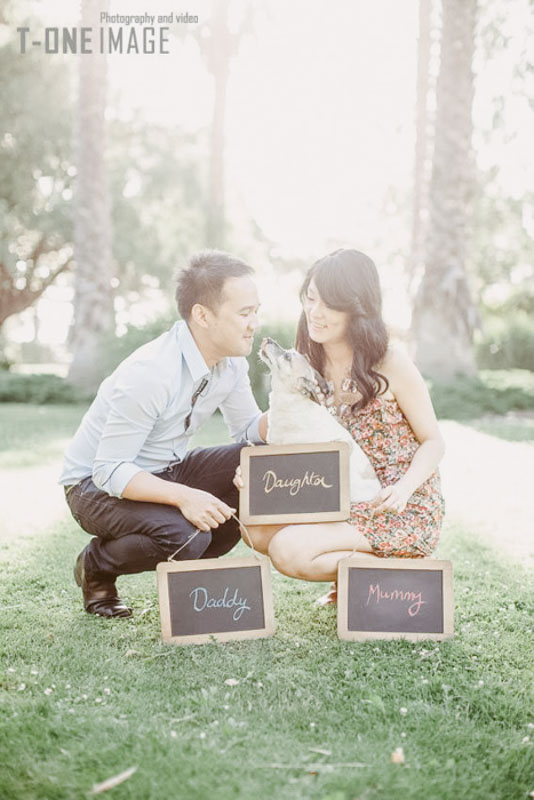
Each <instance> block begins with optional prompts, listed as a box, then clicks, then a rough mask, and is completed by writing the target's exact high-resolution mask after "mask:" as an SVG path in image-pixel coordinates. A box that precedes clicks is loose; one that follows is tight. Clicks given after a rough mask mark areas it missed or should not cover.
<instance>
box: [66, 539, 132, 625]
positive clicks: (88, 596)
mask: <svg viewBox="0 0 534 800" xmlns="http://www.w3.org/2000/svg"><path fill="white" fill-rule="evenodd" d="M74 580H75V581H76V583H77V584H78V586H79V587H80V588H81V590H82V594H83V606H84V608H85V610H86V611H87V613H88V614H97V615H98V616H100V617H131V616H132V609H131V608H128V606H125V605H124V603H123V602H122V600H121V599H120V597H119V595H118V594H117V589H116V588H115V581H112V580H110V581H103V580H95V579H94V578H91V577H90V576H89V575H87V573H86V571H85V549H84V550H82V552H81V553H80V555H79V556H78V558H77V559H76V565H75V567H74Z"/></svg>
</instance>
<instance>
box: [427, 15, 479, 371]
mask: <svg viewBox="0 0 534 800" xmlns="http://www.w3.org/2000/svg"><path fill="white" fill-rule="evenodd" d="M475 22H476V0H443V28H442V43H441V65H440V71H439V77H438V83H437V94H436V105H437V110H436V135H435V144H434V157H433V164H432V178H431V183H430V198H429V212H430V219H429V227H428V234H427V239H426V247H425V259H424V262H425V263H424V267H425V271H424V275H423V278H422V280H421V284H420V286H419V289H418V292H417V297H416V300H415V307H414V315H413V331H414V334H415V340H416V360H417V363H418V365H419V367H420V368H421V370H422V372H423V373H424V374H426V375H428V376H430V377H434V378H439V379H442V380H445V379H449V378H451V377H453V376H454V375H455V374H457V373H461V374H473V373H474V372H475V371H476V366H475V361H474V355H473V346H472V336H473V329H474V326H475V323H476V320H477V312H476V308H475V306H474V304H473V301H472V299H471V294H470V291H469V287H468V282H467V277H466V268H465V263H466V242H467V230H466V229H467V220H468V211H469V203H470V200H471V196H472V189H473V180H474V170H473V165H472V160H471V159H472V155H471V136H472V127H473V126H472V119H471V112H472V103H473V73H472V60H473V53H474V37H475Z"/></svg>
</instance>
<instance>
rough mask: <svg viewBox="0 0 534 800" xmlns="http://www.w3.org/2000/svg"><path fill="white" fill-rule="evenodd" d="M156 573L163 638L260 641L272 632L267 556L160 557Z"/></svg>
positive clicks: (180, 641) (187, 641)
mask: <svg viewBox="0 0 534 800" xmlns="http://www.w3.org/2000/svg"><path fill="white" fill-rule="evenodd" d="M215 535H216V534H215ZM156 575H157V582H158V597H159V609H160V617H161V632H162V639H163V641H164V642H171V643H173V644H204V643H206V642H212V641H214V640H215V641H217V642H227V641H230V640H232V639H259V638H262V637H267V636H272V635H273V633H274V631H275V627H276V625H275V619H274V605H273V592H272V584H271V562H270V560H269V559H268V558H267V557H266V556H260V555H257V556H249V557H243V558H206V559H198V560H194V561H162V562H160V563H159V564H158V565H157V567H156Z"/></svg>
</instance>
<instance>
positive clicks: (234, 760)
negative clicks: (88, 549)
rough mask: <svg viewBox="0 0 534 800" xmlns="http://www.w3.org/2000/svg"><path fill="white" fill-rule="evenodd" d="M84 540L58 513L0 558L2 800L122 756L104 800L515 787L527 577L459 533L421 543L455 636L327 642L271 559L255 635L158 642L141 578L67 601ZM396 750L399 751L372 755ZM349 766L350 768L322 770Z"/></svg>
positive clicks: (97, 770) (330, 615)
mask: <svg viewBox="0 0 534 800" xmlns="http://www.w3.org/2000/svg"><path fill="white" fill-rule="evenodd" d="M85 541H86V539H85V537H84V536H83V534H81V533H80V532H79V531H78V530H77V529H76V526H75V524H74V523H71V522H70V521H69V522H64V523H62V524H61V525H59V526H56V528H54V529H53V530H50V531H48V532H47V533H46V534H45V535H44V536H42V537H40V538H39V540H36V541H35V545H34V548H33V549H32V551H31V555H28V553H27V552H26V555H25V558H24V561H23V562H22V563H21V562H17V561H16V560H15V559H13V560H12V561H11V563H10V564H8V565H6V566H5V568H4V570H3V580H2V589H1V594H2V608H3V614H2V617H1V619H0V630H1V632H0V641H1V644H0V652H1V654H2V661H3V664H4V665H5V666H4V669H3V670H2V674H1V676H0V697H1V703H2V707H3V708H2V719H3V722H2V725H1V728H0V763H3V764H7V765H9V769H8V770H3V771H1V777H0V797H2V798H3V800H11V798H13V799H15V798H16V800H22V799H23V798H24V800H25V799H26V798H47V800H55V798H58V799H59V798H78V797H83V796H85V794H86V792H88V791H89V790H90V789H91V786H92V785H93V783H94V782H97V781H101V780H103V779H105V778H107V777H109V776H111V775H114V774H116V773H118V772H121V771H122V770H124V769H127V768H128V767H131V766H137V767H138V769H137V772H136V773H135V775H134V776H133V777H132V778H130V779H129V781H127V782H126V783H124V784H123V785H121V786H119V787H117V788H116V789H114V791H113V797H114V798H135V799H136V800H137V798H143V800H144V799H145V798H154V799H155V800H156V799H158V800H159V798H161V797H180V798H210V800H211V798H221V800H222V798H225V799H226V798H234V797H241V798H250V797H258V798H263V797H266V796H271V795H272V796H274V797H277V798H321V800H324V798H336V800H337V798H339V800H345V799H346V800H350V799H351V798H355V797H365V798H369V800H371V799H372V798H389V797H393V796H398V797H402V798H403V799H404V798H414V799H415V798H417V799H419V798H427V799H430V798H436V800H437V799H438V798H439V800H441V799H442V798H457V797H468V798H470V799H471V800H475V799H476V798H480V800H482V798H483V799H484V800H488V798H495V799H497V798H499V799H502V800H509V798H522V797H526V794H527V792H528V791H531V790H532V789H533V788H534V782H533V777H532V776H533V774H534V772H533V770H534V749H533V746H532V741H534V731H533V730H532V729H530V728H529V727H528V725H529V723H530V724H531V725H532V723H534V715H533V713H532V707H533V702H534V692H533V681H532V678H533V671H532V657H533V648H532V632H533V622H534V618H533V615H534V593H533V591H532V589H533V587H532V581H531V579H528V578H527V577H526V575H525V574H522V573H521V571H520V570H517V569H514V568H511V567H510V566H506V565H503V564H501V563H498V562H497V561H496V560H495V559H494V558H493V557H492V556H491V555H490V554H489V553H488V552H487V551H485V550H484V549H483V548H481V547H480V546H479V545H478V544H477V543H476V542H475V541H473V540H472V539H471V538H470V537H469V535H468V533H467V532H465V531H460V530H448V531H447V535H446V536H445V541H444V543H443V545H442V546H441V548H440V551H439V553H438V555H440V556H441V557H444V558H452V559H453V562H454V571H455V593H456V629H457V632H456V636H455V638H454V639H452V640H450V641H447V642H443V643H441V644H434V643H430V642H423V643H418V644H412V643H408V642H371V643H361V644H356V643H349V642H341V641H339V640H338V639H337V637H336V624H335V612H334V610H333V609H331V608H329V609H316V608H315V607H314V606H313V602H312V601H313V599H314V598H315V597H316V596H317V594H318V592H319V591H320V589H321V588H322V587H321V586H320V585H315V584H307V583H303V582H302V583H301V582H297V581H291V580H289V579H287V578H284V577H282V576H280V575H275V576H274V594H275V603H276V615H277V623H278V630H277V633H276V634H275V636H274V637H273V638H272V639H267V640H261V641H250V642H240V643H227V644H224V645H216V644H210V645H204V646H197V647H195V646H190V647H186V648H183V647H175V646H169V645H163V644H162V643H161V642H160V636H159V615H158V610H157V602H156V593H155V580H154V575H153V574H144V575H139V576H131V577H127V578H126V577H125V578H122V579H121V591H122V594H123V595H124V596H125V597H127V598H128V600H129V601H130V602H131V603H133V605H134V606H135V608H136V609H137V610H136V614H135V616H134V617H133V619H131V620H117V621H109V620H102V619H98V618H93V617H89V616H88V615H86V614H85V613H84V612H83V611H82V610H81V605H80V596H79V591H78V590H77V588H76V587H75V586H74V585H73V582H72V578H71V564H72V562H73V560H74V557H75V555H76V553H77V551H78V550H79V549H80V547H81V546H82V545H83V544H84V542H85ZM15 550H16V547H15V546H14V547H13V551H14V552H15ZM228 678H234V679H236V680H238V681H239V684H238V685H237V686H231V687H230V686H228V685H226V684H225V681H226V680H227V679H228ZM22 687H24V688H22ZM47 690H51V691H49V692H47ZM401 709H406V710H407V711H406V713H405V714H404V713H403V712H402V711H401ZM527 736H529V737H530V740H531V741H529V742H525V741H524V738H525V737H527ZM397 747H403V748H404V752H405V757H406V762H405V764H404V765H396V764H393V763H391V760H390V757H391V753H392V752H393V751H394V750H395V749H396V748H397ZM317 750H321V751H324V752H322V753H318V752H317ZM354 763H357V764H363V765H365V766H342V765H343V764H354Z"/></svg>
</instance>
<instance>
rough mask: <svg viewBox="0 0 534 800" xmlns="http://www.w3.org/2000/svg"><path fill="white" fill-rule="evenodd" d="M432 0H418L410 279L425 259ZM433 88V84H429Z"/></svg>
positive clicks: (429, 157)
mask: <svg viewBox="0 0 534 800" xmlns="http://www.w3.org/2000/svg"><path fill="white" fill-rule="evenodd" d="M431 11H432V0H419V36H418V43H417V101H416V112H415V113H416V118H415V128H416V142H415V159H414V162H415V163H414V185H413V202H412V241H411V256H410V282H411V283H413V281H414V280H416V279H417V277H418V276H419V277H420V272H421V269H422V265H423V258H424V241H425V234H426V230H427V222H428V190H429V183H430V159H431V144H432V135H431V131H430V126H431V123H430V110H429V102H428V100H429V92H430V89H431V81H430V30H431V22H430V20H431ZM432 88H433V89H434V88H435V87H434V86H432Z"/></svg>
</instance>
